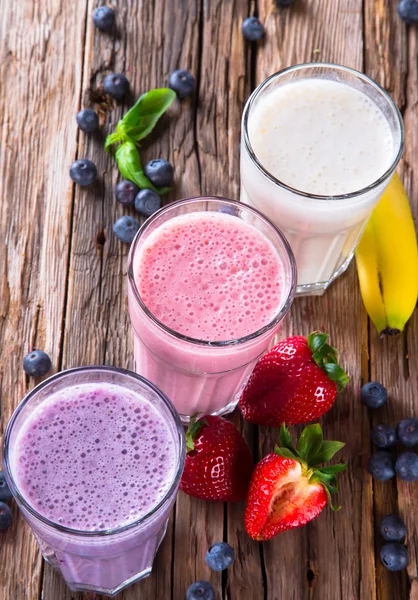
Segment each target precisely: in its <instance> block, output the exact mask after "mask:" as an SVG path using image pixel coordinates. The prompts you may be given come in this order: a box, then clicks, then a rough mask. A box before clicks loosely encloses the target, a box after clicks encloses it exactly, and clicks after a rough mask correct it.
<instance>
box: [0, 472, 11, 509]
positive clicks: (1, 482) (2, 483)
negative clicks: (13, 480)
mask: <svg viewBox="0 0 418 600" xmlns="http://www.w3.org/2000/svg"><path fill="white" fill-rule="evenodd" d="M12 498H13V496H12V492H11V491H10V490H9V486H8V485H7V481H6V478H5V476H4V473H3V471H0V502H9V500H11V499H12Z"/></svg>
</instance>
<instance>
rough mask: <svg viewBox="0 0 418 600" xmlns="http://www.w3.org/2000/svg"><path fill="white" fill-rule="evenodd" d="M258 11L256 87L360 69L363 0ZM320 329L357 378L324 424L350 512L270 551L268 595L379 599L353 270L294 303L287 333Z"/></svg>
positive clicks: (273, 437) (271, 545) (266, 437)
mask: <svg viewBox="0 0 418 600" xmlns="http://www.w3.org/2000/svg"><path fill="white" fill-rule="evenodd" d="M259 11H260V18H261V20H262V21H263V22H264V23H265V25H266V28H267V33H266V38H265V41H264V44H263V45H260V47H259V49H258V53H257V63H256V67H257V83H259V82H260V81H262V80H263V79H264V78H265V77H267V76H268V75H270V74H271V73H274V72H275V71H277V70H279V69H281V68H284V67H287V66H289V65H292V64H297V63H302V62H311V61H324V62H327V61H328V62H335V63H341V64H345V65H347V66H350V67H353V68H357V69H359V70H361V69H362V66H363V48H362V31H363V30H362V19H363V15H362V2H361V0H357V1H355V2H353V1H348V0H339V1H338V2H321V3H318V2H314V1H309V0H308V1H307V2H303V3H301V2H300V3H295V5H294V6H291V7H289V8H287V9H286V8H276V9H274V8H273V5H272V2H270V1H269V0H262V1H261V2H260V3H259ZM325 24H326V25H325ZM348 290H349V302H348V301H347V297H348ZM314 329H322V330H325V331H328V332H329V333H330V334H331V341H332V344H333V345H335V346H336V347H337V348H340V349H341V350H343V352H342V361H343V364H344V365H345V366H346V368H347V370H348V371H349V373H350V375H351V383H350V384H349V387H348V389H347V390H346V391H345V392H343V393H342V394H341V395H340V396H339V398H338V400H337V402H336V404H335V406H334V408H333V409H332V411H331V412H330V413H328V414H327V415H326V416H325V417H324V418H323V419H322V420H321V421H322V424H323V428H324V434H325V436H326V438H328V439H340V440H342V441H345V442H346V443H347V446H346V448H345V449H344V451H343V452H342V453H341V457H340V458H342V459H346V460H347V459H350V468H349V470H348V472H347V473H345V474H343V476H342V477H341V480H340V491H339V494H338V501H339V502H340V503H341V504H342V505H343V509H342V511H341V512H340V513H337V514H333V513H331V511H324V513H323V514H322V515H321V516H320V517H319V518H318V519H317V520H315V521H313V522H312V523H311V524H309V525H308V526H307V527H306V528H302V529H300V530H295V531H293V532H287V533H286V534H284V535H283V536H278V537H277V538H276V539H274V540H272V541H270V542H267V543H265V544H263V547H264V560H265V568H266V574H267V598H268V599H269V600H270V599H271V600H273V599H274V600H276V599H278V598H281V597H286V598H289V599H290V598H291V599H292V600H303V599H304V598H306V599H308V598H309V599H315V600H316V599H317V600H320V599H325V598H327V599H328V598H332V599H333V600H337V599H338V600H347V599H350V600H351V599H353V600H354V599H358V598H361V599H364V600H370V599H374V598H375V597H376V593H375V582H374V551H373V536H372V494H371V484H370V482H369V481H368V478H367V474H365V471H364V466H365V455H367V453H368V447H369V441H368V438H367V436H368V429H369V426H368V418H367V415H365V414H364V413H363V411H362V409H361V407H360V405H359V402H358V390H359V386H360V381H361V365H362V361H361V353H362V350H363V349H364V347H365V345H367V339H366V340H364V341H362V331H366V333H367V330H366V329H365V328H364V327H363V316H362V312H361V302H360V297H359V291H358V286H357V281H356V273H355V269H354V266H351V267H350V269H349V271H348V272H347V273H346V274H345V275H344V276H342V277H341V278H340V280H338V281H337V282H336V283H335V284H334V285H333V286H332V287H331V288H330V289H329V290H328V291H327V292H326V294H325V295H324V296H323V297H321V298H304V299H297V300H296V301H295V303H294V305H293V308H292V310H291V314H290V318H288V319H287V320H286V324H285V326H284V328H283V330H282V332H281V333H280V336H281V337H283V336H284V335H285V334H290V333H293V334H305V335H306V334H308V333H309V331H312V330H314ZM277 436H278V431H271V430H270V431H267V430H264V429H263V431H262V436H261V451H262V454H263V455H265V454H266V453H267V452H270V451H271V450H272V448H273V446H274V444H275V442H276V441H277ZM331 565H332V567H331ZM290 573H291V576H289V574H290Z"/></svg>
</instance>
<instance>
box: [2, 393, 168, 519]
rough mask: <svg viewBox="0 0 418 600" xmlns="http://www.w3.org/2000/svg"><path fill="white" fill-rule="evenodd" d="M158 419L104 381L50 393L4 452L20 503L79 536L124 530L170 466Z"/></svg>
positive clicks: (150, 502) (153, 496) (161, 490)
mask: <svg viewBox="0 0 418 600" xmlns="http://www.w3.org/2000/svg"><path fill="white" fill-rule="evenodd" d="M172 446H173V440H172V436H171V433H170V431H169V430H168V427H167V426H166V424H165V422H164V421H163V418H162V417H161V415H160V414H159V413H158V412H157V411H156V410H155V408H153V406H152V405H151V404H150V403H149V402H146V401H144V400H143V399H141V397H140V396H138V395H136V394H134V393H133V392H130V391H128V390H127V389H125V388H123V387H121V386H117V385H112V384H106V386H100V385H99V384H93V383H91V384H83V385H79V386H75V387H69V388H66V389H65V390H62V391H61V392H58V393H55V394H53V395H52V396H50V398H48V400H47V401H45V402H44V403H42V404H41V405H40V406H39V407H38V408H37V409H36V410H35V411H34V413H33V414H32V416H31V418H30V419H28V421H27V422H26V423H25V425H24V426H23V427H22V428H21V430H20V431H19V435H18V437H17V439H16V441H15V444H14V448H13V453H12V455H11V467H12V471H13V473H14V476H15V481H16V484H17V486H18V488H19V490H20V492H21V494H22V495H23V496H24V498H25V499H26V501H27V502H28V503H29V504H30V505H31V506H33V508H34V509H35V510H36V511H37V512H38V513H39V514H41V515H42V516H44V517H47V518H48V519H50V520H51V521H54V522H55V523H59V524H60V525H64V526H66V527H70V528H72V529H77V530H84V531H98V530H103V529H114V528H117V527H121V526H123V525H127V524H128V523H130V522H132V521H135V520H137V519H139V518H140V517H142V516H143V515H145V514H146V513H147V512H148V511H149V510H150V509H151V508H153V507H155V506H156V505H157V504H158V503H159V502H160V501H161V499H162V498H163V497H164V495H165V494H166V492H167V490H168V489H169V487H170V485H171V483H172V481H173V478H174V471H175V468H176V465H175V461H176V457H175V455H174V454H173V452H172Z"/></svg>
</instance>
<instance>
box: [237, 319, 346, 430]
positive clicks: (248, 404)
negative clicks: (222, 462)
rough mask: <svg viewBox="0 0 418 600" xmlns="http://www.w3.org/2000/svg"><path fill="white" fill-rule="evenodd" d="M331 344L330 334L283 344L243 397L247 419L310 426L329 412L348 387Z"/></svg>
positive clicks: (264, 361)
mask: <svg viewBox="0 0 418 600" xmlns="http://www.w3.org/2000/svg"><path fill="white" fill-rule="evenodd" d="M327 339H328V335H327V334H325V333H321V332H318V331H315V332H314V333H311V334H310V335H309V336H308V338H305V337H302V336H295V337H290V338H287V339H285V340H282V341H281V342H279V343H278V344H277V345H276V346H274V347H273V348H272V349H271V350H270V351H269V352H267V354H265V355H264V356H263V357H262V358H261V359H260V360H259V361H258V363H257V364H256V366H255V369H254V371H253V372H252V375H251V377H250V379H249V380H248V383H247V385H246V386H245V388H244V391H243V393H242V395H241V398H240V401H239V406H240V408H241V411H242V414H243V415H244V419H247V421H251V423H256V424H257V425H267V426H271V427H279V426H280V425H281V424H282V423H287V424H288V425H289V424H290V425H292V424H296V423H306V422H308V421H312V420H314V419H317V418H318V417H320V416H321V415H323V414H324V413H326V412H327V411H328V410H329V409H330V408H331V406H332V405H333V403H334V400H335V397H336V395H337V391H339V390H341V389H343V388H344V387H345V386H346V385H347V382H348V377H347V375H346V374H345V373H344V371H343V370H342V368H341V367H339V366H338V364H337V354H336V350H335V348H331V346H329V345H328V344H327V343H326V341H327Z"/></svg>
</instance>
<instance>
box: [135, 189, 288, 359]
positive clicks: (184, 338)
mask: <svg viewBox="0 0 418 600" xmlns="http://www.w3.org/2000/svg"><path fill="white" fill-rule="evenodd" d="M211 200H214V201H216V202H223V203H224V204H227V205H231V206H236V207H237V208H240V209H241V210H242V209H243V210H246V211H248V212H250V213H252V214H254V215H256V216H257V217H258V218H261V220H262V221H264V222H265V224H266V225H268V226H269V227H270V228H271V229H273V231H274V233H275V234H276V235H277V236H278V238H279V240H280V243H281V244H282V247H283V249H284V251H285V253H286V254H287V256H288V259H289V266H290V269H289V279H290V285H289V290H288V293H287V296H286V299H285V301H284V302H283V304H281V306H280V310H279V311H278V312H277V313H276V314H275V316H274V317H273V318H272V319H270V321H269V322H268V323H267V324H266V325H264V326H263V327H261V328H260V329H257V330H256V331H254V332H252V333H249V334H248V335H246V336H243V337H241V338H237V339H233V340H225V341H223V340H222V341H213V342H212V341H210V340H199V339H197V338H192V337H189V336H187V335H184V334H182V333H179V332H178V331H175V330H174V329H171V328H170V327H168V326H167V325H165V324H164V323H163V322H162V321H160V320H159V319H157V317H156V316H155V315H154V314H153V313H152V312H151V311H150V310H149V308H148V307H147V306H146V305H145V303H144V301H143V300H142V298H141V295H140V293H139V290H138V288H137V285H136V282H135V277H134V268H133V265H134V255H135V250H136V248H137V245H138V242H139V240H140V238H141V236H142V234H143V233H144V231H146V229H147V228H148V227H149V226H150V225H151V224H152V223H154V221H155V220H156V219H158V218H159V216H160V215H161V214H163V213H165V212H168V211H169V210H171V209H173V208H174V207H177V206H186V205H188V204H192V203H193V202H195V203H196V202H197V201H199V202H210V201H211ZM128 282H129V285H130V287H131V288H132V291H133V294H134V297H135V300H136V302H137V303H138V304H139V307H140V308H141V310H142V311H143V312H144V313H145V314H146V315H147V317H149V318H150V319H151V321H153V322H154V324H155V325H157V326H158V327H159V328H160V329H162V330H163V331H165V332H166V333H168V334H169V335H171V336H173V337H175V338H176V339H178V340H180V341H183V342H188V343H190V344H195V345H198V346H206V347H208V348H224V347H229V346H233V345H236V346H237V345H239V344H245V343H247V342H250V341H252V340H254V339H256V338H258V337H260V336H261V335H264V334H265V333H267V332H268V331H270V330H271V329H273V328H274V327H275V325H277V324H278V323H280V321H281V320H282V319H283V318H284V316H285V315H286V313H287V312H288V310H289V308H290V305H291V303H292V300H293V298H294V296H295V292H296V285H297V270H296V259H295V257H294V254H293V252H292V249H291V247H290V244H289V242H288V241H287V239H286V237H285V236H284V234H283V233H282V232H281V230H280V229H279V228H278V227H277V226H276V225H275V224H274V223H273V222H272V221H271V220H270V219H269V218H268V217H266V216H265V215H263V214H262V213H261V212H260V211H258V210H257V209H255V208H253V207H251V206H248V205H247V204H244V203H243V202H238V201H237V200H231V199H230V198H225V197H223V196H194V197H192V198H184V199H182V200H176V201H175V202H171V203H170V204H167V205H165V206H163V207H162V208H160V209H159V210H158V211H157V212H155V213H154V214H153V215H152V216H151V217H149V218H148V219H147V220H146V221H145V222H144V223H143V225H142V226H141V227H140V229H139V230H138V232H137V234H136V236H135V238H134V240H133V242H132V244H131V248H130V251H129V256H128Z"/></svg>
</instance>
